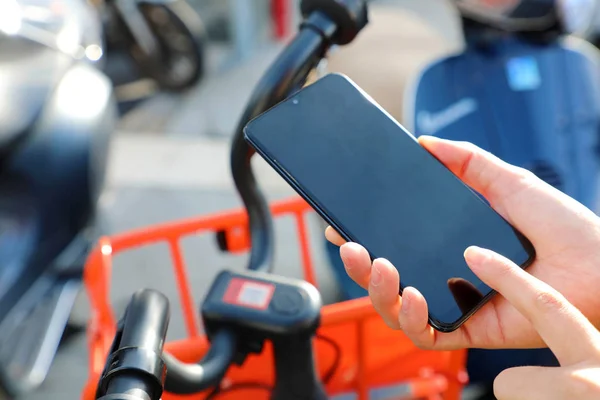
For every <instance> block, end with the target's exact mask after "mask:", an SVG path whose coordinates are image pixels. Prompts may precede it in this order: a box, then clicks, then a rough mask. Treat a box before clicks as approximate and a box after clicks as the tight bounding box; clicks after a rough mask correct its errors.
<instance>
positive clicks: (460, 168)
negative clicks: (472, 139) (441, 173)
mask: <svg viewBox="0 0 600 400" xmlns="http://www.w3.org/2000/svg"><path fill="white" fill-rule="evenodd" d="M419 143H420V144H421V145H422V146H423V147H425V148H426V149H427V151H429V152H430V153H431V154H433V155H434V156H435V157H436V158H437V159H438V160H439V161H440V162H441V163H442V164H444V165H445V166H446V167H447V168H448V169H450V171H452V172H453V173H454V174H455V175H457V176H458V177H459V178H460V179H461V180H462V181H463V182H464V183H466V184H467V185H469V186H470V187H472V188H473V189H474V190H476V191H477V192H479V193H481V194H482V195H483V196H484V197H485V198H486V199H487V200H488V201H489V202H490V203H492V204H494V203H495V204H499V203H502V201H503V199H505V198H508V197H509V196H511V195H512V194H514V193H515V191H520V190H522V189H525V188H527V187H528V185H527V184H526V182H524V180H523V179H519V178H522V177H525V176H526V174H527V172H526V170H524V169H521V168H518V167H515V166H513V165H510V164H508V163H506V162H504V161H502V160H501V159H499V158H498V157H496V156H494V155H493V154H492V153H490V152H487V151H485V150H483V149H481V148H479V147H477V146H475V145H474V144H472V143H469V142H455V141H451V140H444V139H439V138H436V137H433V136H421V137H419Z"/></svg>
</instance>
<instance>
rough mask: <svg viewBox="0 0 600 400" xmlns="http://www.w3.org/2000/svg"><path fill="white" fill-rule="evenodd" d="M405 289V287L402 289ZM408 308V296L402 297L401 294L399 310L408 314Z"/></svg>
mask: <svg viewBox="0 0 600 400" xmlns="http://www.w3.org/2000/svg"><path fill="white" fill-rule="evenodd" d="M404 290H406V289H404ZM409 310H410V297H404V296H402V307H401V308H400V311H402V312H403V313H404V314H408V312H409Z"/></svg>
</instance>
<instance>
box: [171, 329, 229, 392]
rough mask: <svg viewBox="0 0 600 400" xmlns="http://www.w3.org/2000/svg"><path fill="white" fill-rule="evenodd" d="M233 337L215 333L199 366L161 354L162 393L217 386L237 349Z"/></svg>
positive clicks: (227, 332)
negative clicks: (163, 364) (163, 368)
mask: <svg viewBox="0 0 600 400" xmlns="http://www.w3.org/2000/svg"><path fill="white" fill-rule="evenodd" d="M237 343H238V340H237V336H236V335H235V334H234V333H233V332H231V331H230V330H227V329H223V330H220V331H219V332H217V333H216V334H215V335H214V336H213V337H212V339H211V341H210V349H209V350H208V352H207V353H206V355H205V356H204V358H203V359H202V361H200V363H199V364H186V363H182V362H181V361H179V360H178V359H176V358H175V357H173V356H172V355H170V354H168V353H164V355H163V357H164V359H165V362H166V363H167V370H168V372H169V373H168V375H167V380H166V382H165V390H166V391H167V392H170V393H177V394H192V393H198V392H201V391H203V390H205V389H208V388H210V387H213V386H216V385H218V384H219V382H220V381H221V379H223V375H225V372H226V371H227V368H229V366H230V365H231V364H232V362H233V360H234V358H235V355H236V348H237Z"/></svg>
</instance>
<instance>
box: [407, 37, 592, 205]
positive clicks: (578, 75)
mask: <svg viewBox="0 0 600 400" xmlns="http://www.w3.org/2000/svg"><path fill="white" fill-rule="evenodd" d="M595 66H596V61H595V60H592V59H591V58H590V55H589V54H585V53H583V52H581V51H577V50H574V49H571V48H568V47H566V46H565V45H564V44H561V43H558V42H557V43H553V44H550V45H534V44H529V43H525V42H522V41H519V40H516V39H514V38H512V37H509V38H506V39H503V40H502V41H499V42H498V43H496V44H495V45H494V46H493V47H491V48H489V49H486V50H485V51H482V50H481V49H472V48H469V47H467V49H466V51H465V52H463V53H461V54H459V55H454V56H451V57H448V58H445V59H441V60H438V61H436V62H434V63H432V64H431V65H430V66H428V67H427V68H426V69H425V70H424V71H423V73H422V74H421V76H420V77H419V79H418V81H417V84H416V85H415V88H416V90H415V93H414V97H413V98H414V106H413V107H410V106H409V107H407V115H406V119H405V124H406V125H407V128H408V129H409V130H411V131H412V132H413V133H414V134H415V135H416V136H420V135H424V134H428V135H434V136H438V137H442V138H446V139H452V140H465V141H469V142H472V143H475V144H476V145H478V146H480V147H482V148H484V149H486V150H488V151H490V152H491V153H493V154H495V155H497V156H498V157H500V158H502V159H503V160H505V161H507V162H509V163H511V164H515V165H519V166H521V167H524V168H527V169H529V170H531V171H532V172H534V173H535V174H536V175H538V176H539V177H540V178H542V179H544V180H545V181H547V182H548V183H550V184H552V185H553V186H555V187H557V188H558V189H560V190H562V191H564V192H565V193H567V194H569V195H570V196H572V197H574V198H576V199H577V200H579V201H580V202H582V203H584V204H585V205H586V206H588V207H590V208H593V207H595V206H596V204H595V201H596V180H597V175H598V171H599V167H600V164H599V160H598V133H599V131H598V129H599V126H600V98H599V95H600V80H599V77H600V75H599V73H600V70H597V69H595ZM407 97H408V96H407ZM408 99H409V100H410V97H409V98H408ZM407 105H409V104H408V102H407ZM411 125H412V126H411Z"/></svg>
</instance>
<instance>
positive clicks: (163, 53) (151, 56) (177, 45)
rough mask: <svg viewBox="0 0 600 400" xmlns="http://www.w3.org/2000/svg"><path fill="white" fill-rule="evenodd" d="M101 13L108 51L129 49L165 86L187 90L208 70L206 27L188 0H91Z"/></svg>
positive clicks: (142, 68) (142, 70) (140, 66)
mask: <svg viewBox="0 0 600 400" xmlns="http://www.w3.org/2000/svg"><path fill="white" fill-rule="evenodd" d="M92 2H93V3H95V5H96V6H97V8H98V9H99V11H100V14H101V15H102V19H103V22H104V30H105V40H106V51H107V52H108V53H112V52H115V51H125V52H126V53H127V54H128V55H129V56H130V58H131V60H132V61H133V62H134V63H135V67H136V68H137V70H138V72H139V73H140V74H141V75H142V76H144V77H148V78H151V79H152V80H154V82H155V83H156V84H157V86H158V87H159V88H160V89H164V90H170V91H182V90H185V89H188V88H190V87H192V86H194V85H195V84H196V83H197V82H199V81H200V80H201V79H202V77H203V75H204V70H205V47H206V32H205V29H204V25H203V23H202V20H201V18H200V16H199V15H198V14H197V13H196V12H195V10H194V9H193V8H192V7H191V6H190V5H189V4H188V3H187V2H186V1H185V0H92Z"/></svg>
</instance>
